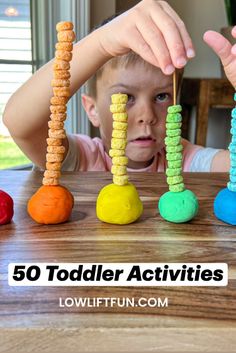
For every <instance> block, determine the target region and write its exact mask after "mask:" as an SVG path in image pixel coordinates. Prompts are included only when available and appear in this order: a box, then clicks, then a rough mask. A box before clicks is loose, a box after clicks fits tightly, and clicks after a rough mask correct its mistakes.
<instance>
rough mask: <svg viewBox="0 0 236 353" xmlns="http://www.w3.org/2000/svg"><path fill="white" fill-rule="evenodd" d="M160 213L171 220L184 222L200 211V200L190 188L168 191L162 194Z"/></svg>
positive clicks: (159, 205)
mask: <svg viewBox="0 0 236 353" xmlns="http://www.w3.org/2000/svg"><path fill="white" fill-rule="evenodd" d="M158 208H159V211H160V215H161V216H162V217H163V218H164V219H165V220H166V221H169V222H173V223H184V222H188V221H190V220H191V219H192V218H193V217H195V216H196V214H197V212H198V200H197V198H196V196H195V194H194V193H193V192H192V191H190V190H184V191H181V192H171V191H168V192H166V193H165V194H164V195H162V196H161V198H160V200H159V204H158Z"/></svg>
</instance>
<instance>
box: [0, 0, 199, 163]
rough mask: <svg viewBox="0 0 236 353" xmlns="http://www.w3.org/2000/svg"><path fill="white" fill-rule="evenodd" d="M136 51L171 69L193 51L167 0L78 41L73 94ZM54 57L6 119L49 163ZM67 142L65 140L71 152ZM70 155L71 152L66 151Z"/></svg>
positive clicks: (151, 1) (35, 156) (32, 153)
mask: <svg viewBox="0 0 236 353" xmlns="http://www.w3.org/2000/svg"><path fill="white" fill-rule="evenodd" d="M130 50H133V51H134V52H136V53H137V54H139V55H140V56H141V57H142V58H143V59H145V60H146V61H148V62H149V63H151V64H153V65H156V66H158V67H160V68H161V69H162V71H163V72H164V73H166V74H171V73H172V72H173V71H174V68H175V67H176V68H181V67H183V66H184V65H185V64H186V62H187V59H188V58H190V57H193V56H194V50H193V45H192V42H191V39H190V37H189V35H188V33H187V31H186V28H185V26H184V24H183V22H182V21H181V20H180V18H179V17H178V15H177V14H176V13H175V12H174V10H173V9H172V8H171V7H170V6H169V5H168V3H166V2H165V1H155V0H143V1H141V2H140V3H138V5H136V6H135V7H133V8H132V9H131V10H129V11H127V12H126V13H124V14H122V15H120V16H118V17H117V18H115V19H114V20H113V21H111V22H109V23H108V24H106V25H105V26H103V27H101V28H99V29H97V30H96V31H94V32H92V33H91V34H90V35H88V36H87V37H85V38H84V39H83V40H81V41H80V42H78V43H77V44H76V45H75V46H74V50H73V58H72V62H71V94H72V95H73V94H74V93H75V92H76V91H77V90H78V89H79V88H80V87H81V86H82V84H83V83H84V82H85V81H86V80H87V79H88V78H89V77H91V76H92V75H93V74H94V73H95V72H96V71H97V69H99V68H100V67H101V66H102V65H103V64H105V63H106V62H107V61H108V60H109V59H110V58H112V57H113V56H118V55H123V54H126V53H128V52H129V51H130ZM52 64H53V63H52V61H51V62H49V63H48V64H46V65H45V66H43V67H42V68H41V69H40V70H39V71H37V72H36V73H35V74H34V75H33V76H32V77H31V78H30V79H29V80H28V81H27V82H26V83H25V84H24V85H23V86H22V87H21V88H19V89H18V90H17V91H16V93H15V94H14V95H13V96H12V97H11V98H10V100H9V102H8V103H7V106H6V109H5V112H4V116H3V121H4V123H5V125H6V126H7V127H8V129H9V131H10V133H11V135H12V137H13V139H14V140H15V141H16V143H17V144H18V145H19V147H20V148H21V149H22V150H23V151H24V152H25V153H26V155H27V156H28V157H29V158H30V159H31V160H32V161H33V162H34V163H35V164H37V165H39V166H40V167H42V168H44V166H45V155H46V137H47V131H48V126H47V122H48V120H49V116H50V111H49V105H50V98H51V97H52V88H51V86H50V82H51V79H52ZM67 145H68V142H67V140H66V141H65V147H66V152H67V149H68V147H67ZM65 155H66V153H65Z"/></svg>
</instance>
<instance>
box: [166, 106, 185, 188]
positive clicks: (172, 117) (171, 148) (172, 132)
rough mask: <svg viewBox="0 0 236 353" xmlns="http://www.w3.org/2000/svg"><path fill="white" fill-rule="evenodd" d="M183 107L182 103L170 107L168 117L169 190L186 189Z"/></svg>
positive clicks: (167, 170) (167, 171)
mask: <svg viewBox="0 0 236 353" xmlns="http://www.w3.org/2000/svg"><path fill="white" fill-rule="evenodd" d="M181 111H182V108H181V106H180V105H173V106H171V107H168V110H167V112H168V114H167V117H166V136H167V137H166V138H165V144H166V152H167V153H166V159H167V161H168V162H167V163H168V168H167V169H166V175H167V184H168V185H169V190H170V191H173V192H179V191H183V190H184V183H183V176H182V150H183V146H182V144H181V125H182V116H181V114H180V112H181Z"/></svg>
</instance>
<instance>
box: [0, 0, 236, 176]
mask: <svg viewBox="0 0 236 353" xmlns="http://www.w3.org/2000/svg"><path fill="white" fill-rule="evenodd" d="M232 34H233V36H234V37H236V28H235V29H234V31H233V33H232ZM204 39H205V41H206V42H207V43H208V44H209V45H210V46H211V47H212V48H213V50H214V51H215V52H216V54H217V55H219V57H220V59H221V60H222V63H223V65H224V67H225V72H226V75H227V76H228V79H229V80H230V81H231V83H232V84H233V85H234V86H235V87H236V55H235V54H236V50H235V48H234V47H233V48H231V46H230V44H229V43H228V42H227V41H226V39H225V38H223V37H222V36H221V35H220V34H218V33H216V32H207V33H206V34H205V36H204ZM194 55H195V53H194V49H193V45H192V42H191V39H190V37H189V35H188V33H187V31H186V28H185V26H184V24H183V22H182V21H181V20H180V18H179V17H178V15H177V14H176V13H175V12H174V10H173V9H172V8H171V7H170V6H169V5H168V4H167V3H166V2H165V1H154V0H143V1H141V2H140V3H139V4H138V5H136V6H135V7H133V8H132V9H131V10H129V11H127V12H126V13H124V14H122V15H120V16H118V17H117V18H115V19H114V20H112V21H111V22H109V23H107V24H106V25H104V26H102V27H100V28H99V29H97V30H95V31H94V32H92V33H91V34H90V35H88V36H87V37H86V38H84V39H82V40H81V41H80V42H78V43H77V44H76V45H75V46H74V50H73V59H72V63H71V93H72V95H73V94H74V93H75V92H76V91H77V90H78V89H79V87H80V86H81V85H82V84H83V83H84V82H85V81H86V80H88V79H89V78H90V77H91V76H93V75H95V73H96V72H97V73H96V76H95V78H96V80H95V85H94V87H93V90H92V91H91V92H90V95H84V96H83V97H82V102H83V106H84V108H85V110H86V112H87V114H88V117H89V119H90V121H91V123H92V124H93V125H94V126H96V127H98V128H99V129H100V134H101V139H98V138H95V139H91V138H89V137H87V136H83V135H70V136H69V138H67V139H65V141H64V146H65V148H66V153H65V158H64V162H63V165H62V169H63V170H83V171H85V170H86V171H88V170H96V171H98V170H103V171H104V170H110V167H111V159H110V157H109V156H108V151H109V148H110V141H111V133H112V116H111V113H110V111H109V105H110V96H111V94H113V93H118V92H122V93H127V94H128V97H129V100H128V104H127V111H128V116H129V121H128V144H127V148H126V154H127V157H128V158H129V164H128V168H130V170H136V171H138V170H139V171H141V170H142V171H164V170H165V167H166V160H165V149H164V138H165V117H166V111H167V107H168V106H169V105H172V100H173V96H172V75H171V74H172V73H173V72H174V70H175V69H182V68H183V67H184V66H185V64H186V63H187V61H188V59H190V58H192V57H193V56H194ZM51 79H52V62H49V63H48V64H46V65H45V66H44V67H43V68H41V69H40V70H39V71H38V72H36V73H35V74H34V75H33V76H32V77H31V78H30V79H29V80H28V81H27V82H26V83H25V84H24V85H23V86H22V87H21V88H20V89H19V90H18V91H17V92H16V93H15V94H14V95H13V96H12V97H11V99H10V100H9V102H8V104H7V106H6V109H5V112H4V118H3V120H4V123H5V125H6V126H7V127H8V129H9V131H10V133H11V135H12V137H13V138H14V140H15V142H16V143H17V144H18V146H19V147H20V148H21V149H22V150H23V151H24V153H25V154H26V155H27V156H28V157H29V158H30V159H31V160H32V161H33V163H34V164H35V165H37V166H38V167H40V168H43V169H44V168H45V156H46V147H47V146H46V138H47V133H48V120H49V116H50V111H49V105H50V98H51V96H52V89H51V86H50V81H51ZM183 146H184V151H183V169H184V171H210V170H211V171H228V170H229V152H228V151H219V150H214V149H208V148H206V149H205V148H202V147H200V146H194V145H192V144H190V143H189V142H188V141H185V140H183Z"/></svg>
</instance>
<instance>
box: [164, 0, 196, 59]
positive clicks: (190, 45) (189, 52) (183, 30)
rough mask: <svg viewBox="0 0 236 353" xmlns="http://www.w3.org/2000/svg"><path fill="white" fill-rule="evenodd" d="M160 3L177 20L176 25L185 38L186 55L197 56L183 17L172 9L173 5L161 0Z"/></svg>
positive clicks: (183, 38)
mask: <svg viewBox="0 0 236 353" xmlns="http://www.w3.org/2000/svg"><path fill="white" fill-rule="evenodd" d="M160 5H161V6H162V8H163V9H164V10H165V11H166V13H168V15H169V16H171V17H172V18H173V20H174V21H175V23H176V26H177V27H178V29H179V32H180V34H181V37H182V40H183V44H184V47H185V51H186V56H187V57H188V58H189V59H190V58H193V57H194V56H195V50H194V46H193V43H192V40H191V38H190V36H189V34H188V32H187V29H186V27H185V24H184V22H183V21H182V20H181V18H180V17H179V16H178V14H177V13H176V12H175V11H174V10H173V9H172V7H171V6H170V5H169V4H168V3H167V2H165V1H160Z"/></svg>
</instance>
